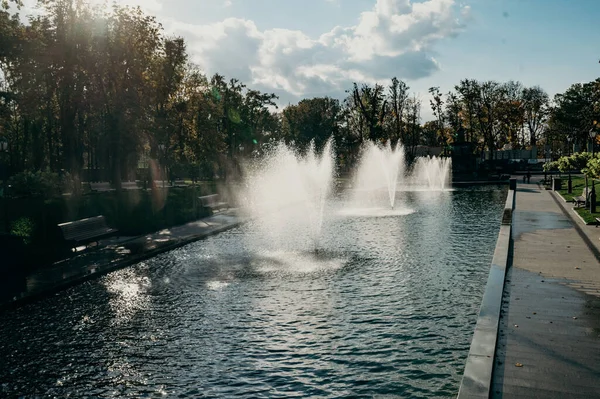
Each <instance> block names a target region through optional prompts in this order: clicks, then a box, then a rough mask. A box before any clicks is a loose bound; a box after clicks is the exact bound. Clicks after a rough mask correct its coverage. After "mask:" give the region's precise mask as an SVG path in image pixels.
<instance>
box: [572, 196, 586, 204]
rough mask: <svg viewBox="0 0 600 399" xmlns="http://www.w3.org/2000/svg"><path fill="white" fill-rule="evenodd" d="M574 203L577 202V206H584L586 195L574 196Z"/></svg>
mask: <svg viewBox="0 0 600 399" xmlns="http://www.w3.org/2000/svg"><path fill="white" fill-rule="evenodd" d="M573 204H575V206H584V205H585V197H584V196H583V195H580V196H577V197H573Z"/></svg>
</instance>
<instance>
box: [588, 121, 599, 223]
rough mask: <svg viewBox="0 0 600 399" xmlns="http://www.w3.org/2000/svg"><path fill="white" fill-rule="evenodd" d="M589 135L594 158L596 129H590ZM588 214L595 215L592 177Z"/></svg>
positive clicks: (594, 187)
mask: <svg viewBox="0 0 600 399" xmlns="http://www.w3.org/2000/svg"><path fill="white" fill-rule="evenodd" d="M589 134H590V139H591V140H592V156H594V147H595V145H594V144H595V141H596V135H597V134H598V132H596V129H594V128H593V127H592V128H591V129H590V131H589ZM590 213H596V185H595V180H594V178H593V177H592V192H591V193H590Z"/></svg>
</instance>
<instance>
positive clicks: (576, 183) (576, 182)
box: [558, 176, 600, 224]
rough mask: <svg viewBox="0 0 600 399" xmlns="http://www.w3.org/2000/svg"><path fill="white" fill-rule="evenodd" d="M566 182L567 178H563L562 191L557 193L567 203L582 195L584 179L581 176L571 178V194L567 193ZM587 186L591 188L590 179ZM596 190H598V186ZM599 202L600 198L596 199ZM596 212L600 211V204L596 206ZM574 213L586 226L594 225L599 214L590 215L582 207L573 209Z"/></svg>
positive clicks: (599, 192)
mask: <svg viewBox="0 0 600 399" xmlns="http://www.w3.org/2000/svg"><path fill="white" fill-rule="evenodd" d="M567 180H568V177H567V176H563V181H562V187H563V189H562V190H559V191H558V193H559V194H560V195H561V196H562V197H563V198H564V199H565V200H566V201H567V202H572V201H573V197H578V196H580V195H582V194H583V189H584V187H585V177H583V176H571V181H572V182H573V192H572V193H571V194H569V193H568V192H567ZM596 183H598V182H596ZM588 185H589V187H590V189H591V186H592V179H589V180H588ZM598 189H599V190H600V185H599V186H598ZM598 194H599V196H600V191H598ZM598 199H599V200H600V198H598ZM596 210H597V211H600V203H598V206H597V209H596ZM575 211H576V212H577V213H578V214H579V216H581V217H582V218H583V220H584V221H585V222H586V223H587V224H596V218H600V212H596V213H591V212H590V211H589V209H586V208H584V207H580V208H575Z"/></svg>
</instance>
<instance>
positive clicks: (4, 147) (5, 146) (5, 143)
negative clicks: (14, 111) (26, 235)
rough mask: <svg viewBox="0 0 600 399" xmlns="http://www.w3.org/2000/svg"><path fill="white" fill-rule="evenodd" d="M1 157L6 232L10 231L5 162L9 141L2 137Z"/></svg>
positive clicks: (0, 142) (0, 139) (0, 140)
mask: <svg viewBox="0 0 600 399" xmlns="http://www.w3.org/2000/svg"><path fill="white" fill-rule="evenodd" d="M0 154H2V156H1V157H0V158H1V159H2V197H4V223H5V227H6V232H7V233H8V232H9V231H10V224H9V223H8V201H7V200H6V188H7V187H8V165H7V164H8V162H4V157H5V154H8V141H6V138H4V137H0Z"/></svg>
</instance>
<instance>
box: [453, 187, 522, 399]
mask: <svg viewBox="0 0 600 399" xmlns="http://www.w3.org/2000/svg"><path fill="white" fill-rule="evenodd" d="M515 200H516V191H514V190H509V191H508V196H507V198H506V204H505V205H504V213H503V215H502V225H501V226H500V232H499V233H498V241H497V242H496V249H495V251H494V258H493V259H492V266H491V268H490V274H489V276H488V281H487V284H486V287H485V292H484V294H483V299H482V301H481V307H480V308H479V316H478V318H477V324H476V325H475V333H474V334H473V340H472V341H471V348H470V350H469V355H468V357H467V363H466V365H465V371H464V374H463V378H462V381H461V384H460V389H459V392H458V398H459V399H467V398H489V396H490V390H491V385H492V372H493V369H494V356H495V353H496V342H497V341H498V326H499V322H500V310H501V308H502V295H503V293H504V280H505V276H506V269H507V267H508V266H509V265H508V262H509V258H510V251H511V249H512V239H511V233H512V221H513V210H514V209H515Z"/></svg>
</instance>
